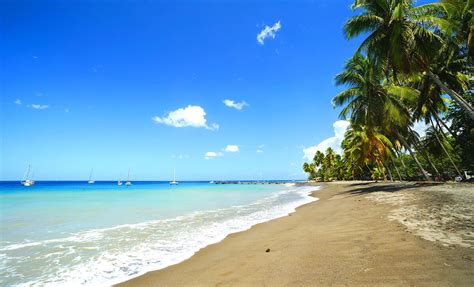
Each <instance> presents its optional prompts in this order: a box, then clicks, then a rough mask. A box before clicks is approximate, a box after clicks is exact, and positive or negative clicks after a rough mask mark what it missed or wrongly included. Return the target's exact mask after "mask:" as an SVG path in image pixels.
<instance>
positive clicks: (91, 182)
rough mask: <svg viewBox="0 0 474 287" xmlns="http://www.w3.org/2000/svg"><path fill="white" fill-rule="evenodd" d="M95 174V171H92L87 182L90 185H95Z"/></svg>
mask: <svg viewBox="0 0 474 287" xmlns="http://www.w3.org/2000/svg"><path fill="white" fill-rule="evenodd" d="M93 172H94V169H93V168H92V169H91V173H90V174H89V180H88V181H87V183H88V184H94V183H95V180H92V173H93Z"/></svg>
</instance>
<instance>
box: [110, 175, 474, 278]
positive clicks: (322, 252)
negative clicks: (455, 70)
mask: <svg viewBox="0 0 474 287" xmlns="http://www.w3.org/2000/svg"><path fill="white" fill-rule="evenodd" d="M314 196H316V197H317V198H319V200H318V201H316V202H313V203H310V204H307V205H304V206H302V207H300V208H298V209H297V211H296V212H295V213H293V214H291V215H289V216H286V217H282V218H279V219H276V220H272V221H269V222H266V223H262V224H258V225H256V226H254V227H252V228H251V229H250V230H247V231H244V232H240V233H235V234H231V235H229V236H228V237H227V238H226V239H224V240H223V241H221V242H219V243H217V244H214V245H211V246H208V247H206V248H204V249H202V250H200V251H199V252H197V253H196V254H195V255H194V256H193V257H191V258H190V259H188V260H186V261H184V262H182V263H180V264H177V265H173V266H169V267H167V268H165V269H162V270H158V271H153V272H149V273H147V274H144V275H142V276H140V277H137V278H134V279H132V280H129V281H127V282H124V283H121V284H118V285H117V286H229V285H232V286H329V285H330V286H368V285H370V286H381V285H383V286H474V188H473V187H472V185H455V184H415V183H342V184H337V183H331V184H326V185H325V187H324V188H323V189H321V190H319V191H316V192H314Z"/></svg>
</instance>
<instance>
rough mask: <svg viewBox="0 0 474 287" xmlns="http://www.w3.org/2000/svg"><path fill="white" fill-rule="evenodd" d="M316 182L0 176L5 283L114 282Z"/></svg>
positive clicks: (201, 243) (170, 259)
mask: <svg viewBox="0 0 474 287" xmlns="http://www.w3.org/2000/svg"><path fill="white" fill-rule="evenodd" d="M315 189H316V188H315V187H296V186H293V185H283V184H281V185H250V184H249V185H215V184H209V183H207V182H186V183H181V184H180V185H178V186H170V185H169V184H168V183H167V182H137V183H135V184H134V185H133V186H131V187H126V186H117V185H116V183H114V182H97V183H95V184H92V185H89V184H87V183H86V182H38V183H37V184H36V185H35V186H33V187H23V186H21V185H20V184H19V183H18V182H14V183H8V182H3V183H0V207H1V209H0V210H1V213H0V220H1V221H0V222H1V238H0V285H1V286H11V285H20V286H21V285H26V286H31V285H39V286H44V285H48V286H58V285H61V286H71V285H74V286H75V285H88V286H91V285H94V286H95V285H100V286H103V285H110V284H113V283H117V282H120V281H123V280H125V279H128V278H131V277H135V276H137V275H139V274H142V273H144V272H146V271H149V270H154V269H160V268H164V267H166V266H169V265H171V264H176V263H178V262H180V261H183V260H185V259H187V258H189V257H190V256H192V255H193V254H194V253H195V252H196V251H198V250H199V249H200V248H203V247H205V246H207V245H209V244H212V243H215V242H218V241H220V240H222V239H223V238H224V237H225V236H227V235H228V234H229V233H233V232H238V231H242V230H245V229H248V228H250V227H251V226H252V225H254V224H257V223H260V222H264V221H268V220H271V219H274V218H277V217H281V216H284V215H286V214H288V213H290V212H292V211H293V210H294V209H295V208H296V207H298V206H300V205H302V204H305V203H308V202H311V201H314V200H315V198H313V197H310V196H309V193H310V191H312V190H315Z"/></svg>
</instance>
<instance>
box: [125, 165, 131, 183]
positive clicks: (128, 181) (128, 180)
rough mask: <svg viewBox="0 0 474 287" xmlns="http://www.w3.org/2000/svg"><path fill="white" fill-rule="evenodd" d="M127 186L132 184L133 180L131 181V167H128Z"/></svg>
mask: <svg viewBox="0 0 474 287" xmlns="http://www.w3.org/2000/svg"><path fill="white" fill-rule="evenodd" d="M125 185H126V186H131V185H132V182H131V181H130V169H128V175H127V182H126V183H125Z"/></svg>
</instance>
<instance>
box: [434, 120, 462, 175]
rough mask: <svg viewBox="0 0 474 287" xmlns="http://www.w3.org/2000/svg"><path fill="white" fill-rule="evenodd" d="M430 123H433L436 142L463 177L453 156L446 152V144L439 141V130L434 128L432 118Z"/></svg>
mask: <svg viewBox="0 0 474 287" xmlns="http://www.w3.org/2000/svg"><path fill="white" fill-rule="evenodd" d="M430 122H431V126H432V127H433V129H434V134H435V137H436V140H438V143H439V145H440V146H441V148H442V149H443V151H444V153H445V154H446V155H447V156H448V158H449V161H450V162H451V164H452V165H453V167H454V169H455V170H456V172H457V173H458V175H459V176H461V177H462V174H461V172H460V171H459V169H458V167H457V166H456V164H454V161H453V159H452V158H451V156H450V155H449V152H448V151H447V150H446V148H445V147H444V144H443V143H442V142H441V140H440V139H439V137H438V130H437V129H436V127H435V126H434V123H433V120H432V119H431V117H430Z"/></svg>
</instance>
